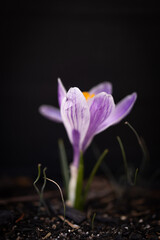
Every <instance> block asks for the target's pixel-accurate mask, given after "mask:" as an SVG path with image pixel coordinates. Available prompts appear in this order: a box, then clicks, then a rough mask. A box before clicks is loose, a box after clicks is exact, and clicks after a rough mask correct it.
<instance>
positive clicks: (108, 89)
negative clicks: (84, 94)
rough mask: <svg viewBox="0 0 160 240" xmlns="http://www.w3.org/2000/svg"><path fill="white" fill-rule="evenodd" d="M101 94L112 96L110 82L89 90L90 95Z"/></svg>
mask: <svg viewBox="0 0 160 240" xmlns="http://www.w3.org/2000/svg"><path fill="white" fill-rule="evenodd" d="M101 92H106V93H108V94H112V84H111V83H110V82H102V83H100V84H98V85H96V86H95V87H93V88H91V89H90V91H89V93H90V94H95V95H96V94H98V93H101Z"/></svg>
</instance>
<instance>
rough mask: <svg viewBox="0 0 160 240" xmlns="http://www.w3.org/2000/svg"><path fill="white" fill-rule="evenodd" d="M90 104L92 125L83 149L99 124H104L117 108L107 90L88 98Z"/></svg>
mask: <svg viewBox="0 0 160 240" xmlns="http://www.w3.org/2000/svg"><path fill="white" fill-rule="evenodd" d="M88 105H89V110H90V125H89V128H88V131H87V134H86V137H85V139H84V142H83V147H82V149H83V150H85V149H86V148H87V147H88V145H89V144H90V142H91V140H92V138H93V137H94V135H95V133H96V131H97V129H98V128H99V126H100V125H101V124H103V122H104V121H105V120H106V119H107V118H108V117H109V115H110V114H111V112H112V111H114V108H115V104H114V100H113V97H112V95H110V94H107V93H105V92H102V93H99V94H98V95H96V96H95V97H93V98H91V99H90V100H88Z"/></svg>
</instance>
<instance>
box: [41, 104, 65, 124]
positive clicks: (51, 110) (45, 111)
mask: <svg viewBox="0 0 160 240" xmlns="http://www.w3.org/2000/svg"><path fill="white" fill-rule="evenodd" d="M39 112H40V113H41V114H42V115H43V116H44V117H46V118H48V119H50V120H52V121H55V122H62V118H61V114H60V110H59V109H58V108H55V107H52V106H49V105H42V106H40V107H39Z"/></svg>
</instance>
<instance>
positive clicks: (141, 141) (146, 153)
mask: <svg viewBox="0 0 160 240" xmlns="http://www.w3.org/2000/svg"><path fill="white" fill-rule="evenodd" d="M125 124H126V125H128V126H129V127H130V129H131V130H132V131H133V133H134V134H135V136H136V138H137V141H138V143H139V145H140V148H141V151H142V156H143V159H142V164H141V167H140V171H143V169H144V168H145V166H146V165H147V163H148V162H149V160H150V157H149V151H148V149H147V146H146V144H145V141H144V139H143V138H142V137H140V136H139V135H138V133H137V131H136V130H135V129H134V127H133V126H132V125H131V124H130V123H129V122H125Z"/></svg>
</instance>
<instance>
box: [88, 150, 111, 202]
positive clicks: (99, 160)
mask: <svg viewBox="0 0 160 240" xmlns="http://www.w3.org/2000/svg"><path fill="white" fill-rule="evenodd" d="M107 153H108V149H105V150H104V152H103V153H102V154H101V156H100V157H99V159H98V161H97V162H96V164H95V165H94V167H93V169H92V172H91V174H90V176H89V179H88V181H87V185H86V187H85V190H84V202H85V200H86V197H87V194H88V191H89V188H90V186H91V183H92V181H93V178H94V176H95V174H96V172H97V170H98V168H99V166H100V164H101V162H102V161H103V159H104V157H105V156H106V155H107Z"/></svg>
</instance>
